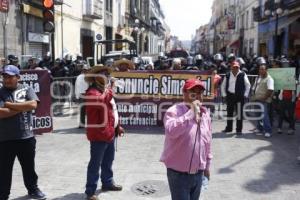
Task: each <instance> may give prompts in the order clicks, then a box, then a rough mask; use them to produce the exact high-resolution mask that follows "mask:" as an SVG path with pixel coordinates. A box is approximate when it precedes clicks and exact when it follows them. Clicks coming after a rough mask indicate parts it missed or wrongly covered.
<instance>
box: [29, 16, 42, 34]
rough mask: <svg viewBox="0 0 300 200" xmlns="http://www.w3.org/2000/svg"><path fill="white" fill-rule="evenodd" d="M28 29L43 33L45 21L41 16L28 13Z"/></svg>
mask: <svg viewBox="0 0 300 200" xmlns="http://www.w3.org/2000/svg"><path fill="white" fill-rule="evenodd" d="M27 30H28V32H32V33H43V32H44V30H43V21H42V19H40V18H37V17H34V16H31V15H27Z"/></svg>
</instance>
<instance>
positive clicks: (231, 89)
mask: <svg viewBox="0 0 300 200" xmlns="http://www.w3.org/2000/svg"><path fill="white" fill-rule="evenodd" d="M240 73H242V71H241V70H239V72H238V73H237V75H236V76H234V75H233V73H232V72H230V74H229V85H228V91H229V92H230V93H233V94H234V93H235V83H236V79H237V76H238V75H239V74H240ZM226 82H227V79H226V77H225V78H224V80H223V83H222V88H221V89H222V96H223V97H225V96H226V95H227V92H226ZM244 83H245V93H244V97H248V95H249V92H250V87H251V84H250V81H249V79H248V76H247V74H245V76H244Z"/></svg>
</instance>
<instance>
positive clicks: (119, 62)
mask: <svg viewBox="0 0 300 200" xmlns="http://www.w3.org/2000/svg"><path fill="white" fill-rule="evenodd" d="M120 65H127V69H130V70H134V69H135V65H134V63H133V62H132V61H131V60H128V59H126V58H122V59H120V60H117V61H115V62H114V65H113V66H114V67H115V68H119V67H120Z"/></svg>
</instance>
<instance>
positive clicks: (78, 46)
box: [54, 0, 107, 59]
mask: <svg viewBox="0 0 300 200" xmlns="http://www.w3.org/2000/svg"><path fill="white" fill-rule="evenodd" d="M105 14H106V12H105ZM103 18H104V2H103V1H102V0H80V1H72V0H64V1H63V4H61V5H57V6H55V34H54V35H55V39H54V44H55V57H63V56H64V55H66V54H71V55H74V56H75V55H76V54H82V56H83V57H84V59H86V58H88V57H94V41H95V37H96V35H97V34H101V35H102V36H103V38H104V37H105V36H106V31H107V30H106V28H104V20H103Z"/></svg>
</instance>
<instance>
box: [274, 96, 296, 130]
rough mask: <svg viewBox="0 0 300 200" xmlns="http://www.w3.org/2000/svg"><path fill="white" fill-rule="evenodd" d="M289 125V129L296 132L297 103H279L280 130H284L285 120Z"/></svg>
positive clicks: (286, 101) (285, 101)
mask: <svg viewBox="0 0 300 200" xmlns="http://www.w3.org/2000/svg"><path fill="white" fill-rule="evenodd" d="M284 119H285V120H286V121H287V122H288V123H289V128H290V129H293V130H295V103H294V102H292V101H288V100H281V101H279V119H278V128H282V123H283V120H284Z"/></svg>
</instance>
